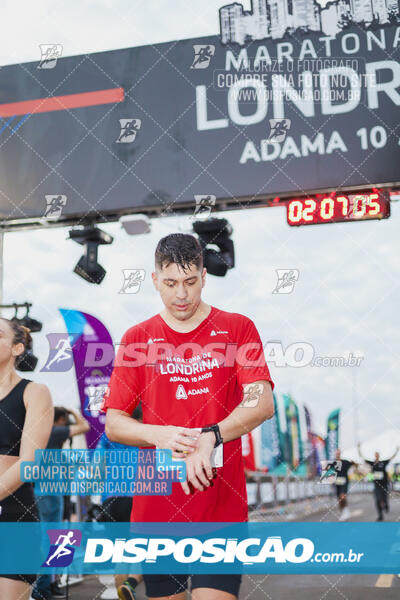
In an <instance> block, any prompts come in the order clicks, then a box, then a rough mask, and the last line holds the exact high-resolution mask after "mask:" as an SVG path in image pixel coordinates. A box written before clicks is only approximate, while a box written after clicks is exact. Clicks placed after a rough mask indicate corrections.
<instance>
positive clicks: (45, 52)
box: [37, 44, 63, 69]
mask: <svg viewBox="0 0 400 600" xmlns="http://www.w3.org/2000/svg"><path fill="white" fill-rule="evenodd" d="M39 48H40V52H41V55H42V56H41V59H40V62H39V64H38V66H37V68H38V69H54V67H55V66H56V64H57V58H60V57H61V54H62V48H63V47H62V45H61V44H39Z"/></svg>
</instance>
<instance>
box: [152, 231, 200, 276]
mask: <svg viewBox="0 0 400 600" xmlns="http://www.w3.org/2000/svg"><path fill="white" fill-rule="evenodd" d="M171 263H175V264H177V265H178V266H180V267H181V268H182V270H183V271H184V272H185V271H186V269H187V268H189V266H190V265H193V264H194V265H196V267H197V268H198V269H199V270H201V269H202V268H203V252H202V249H201V246H200V242H199V241H198V240H197V238H195V237H194V236H193V235H191V234H190V233H171V234H169V235H167V236H165V237H163V238H161V240H160V241H159V242H158V244H157V248H156V253H155V264H156V268H157V267H158V268H159V269H162V268H163V267H164V266H166V267H168V266H169V265H170V264H171Z"/></svg>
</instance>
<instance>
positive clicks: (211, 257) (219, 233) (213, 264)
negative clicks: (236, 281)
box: [193, 218, 235, 277]
mask: <svg viewBox="0 0 400 600" xmlns="http://www.w3.org/2000/svg"><path fill="white" fill-rule="evenodd" d="M193 230H194V231H195V233H197V235H198V236H199V242H200V245H201V247H202V250H203V261H204V266H205V267H206V269H207V272H208V273H210V274H211V275H216V276H217V277H224V276H225V275H226V272H227V270H228V269H232V268H233V267H234V266H235V251H234V246H233V241H232V240H231V239H230V236H231V234H232V232H233V229H232V225H231V224H230V223H228V221H227V220H226V219H214V218H213V219H207V220H206V221H195V222H194V223H193ZM210 244H212V245H215V246H217V248H219V251H217V250H214V249H213V248H207V246H208V245H210Z"/></svg>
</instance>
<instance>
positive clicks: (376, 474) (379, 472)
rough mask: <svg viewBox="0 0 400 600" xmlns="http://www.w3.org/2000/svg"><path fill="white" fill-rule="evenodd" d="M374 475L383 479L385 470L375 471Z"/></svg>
mask: <svg viewBox="0 0 400 600" xmlns="http://www.w3.org/2000/svg"><path fill="white" fill-rule="evenodd" d="M373 477H374V479H383V478H384V472H383V471H374V473H373Z"/></svg>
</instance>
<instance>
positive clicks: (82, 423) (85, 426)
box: [68, 408, 90, 437]
mask: <svg viewBox="0 0 400 600" xmlns="http://www.w3.org/2000/svg"><path fill="white" fill-rule="evenodd" d="M68 412H69V414H70V415H72V416H73V417H74V419H75V421H76V422H75V424H74V425H70V426H69V434H70V437H73V436H74V435H79V434H80V433H86V432H87V431H89V429H90V425H89V423H88V422H87V421H86V419H85V418H84V417H83V416H82V415H81V413H80V412H78V411H77V410H74V409H73V408H69V409H68Z"/></svg>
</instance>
